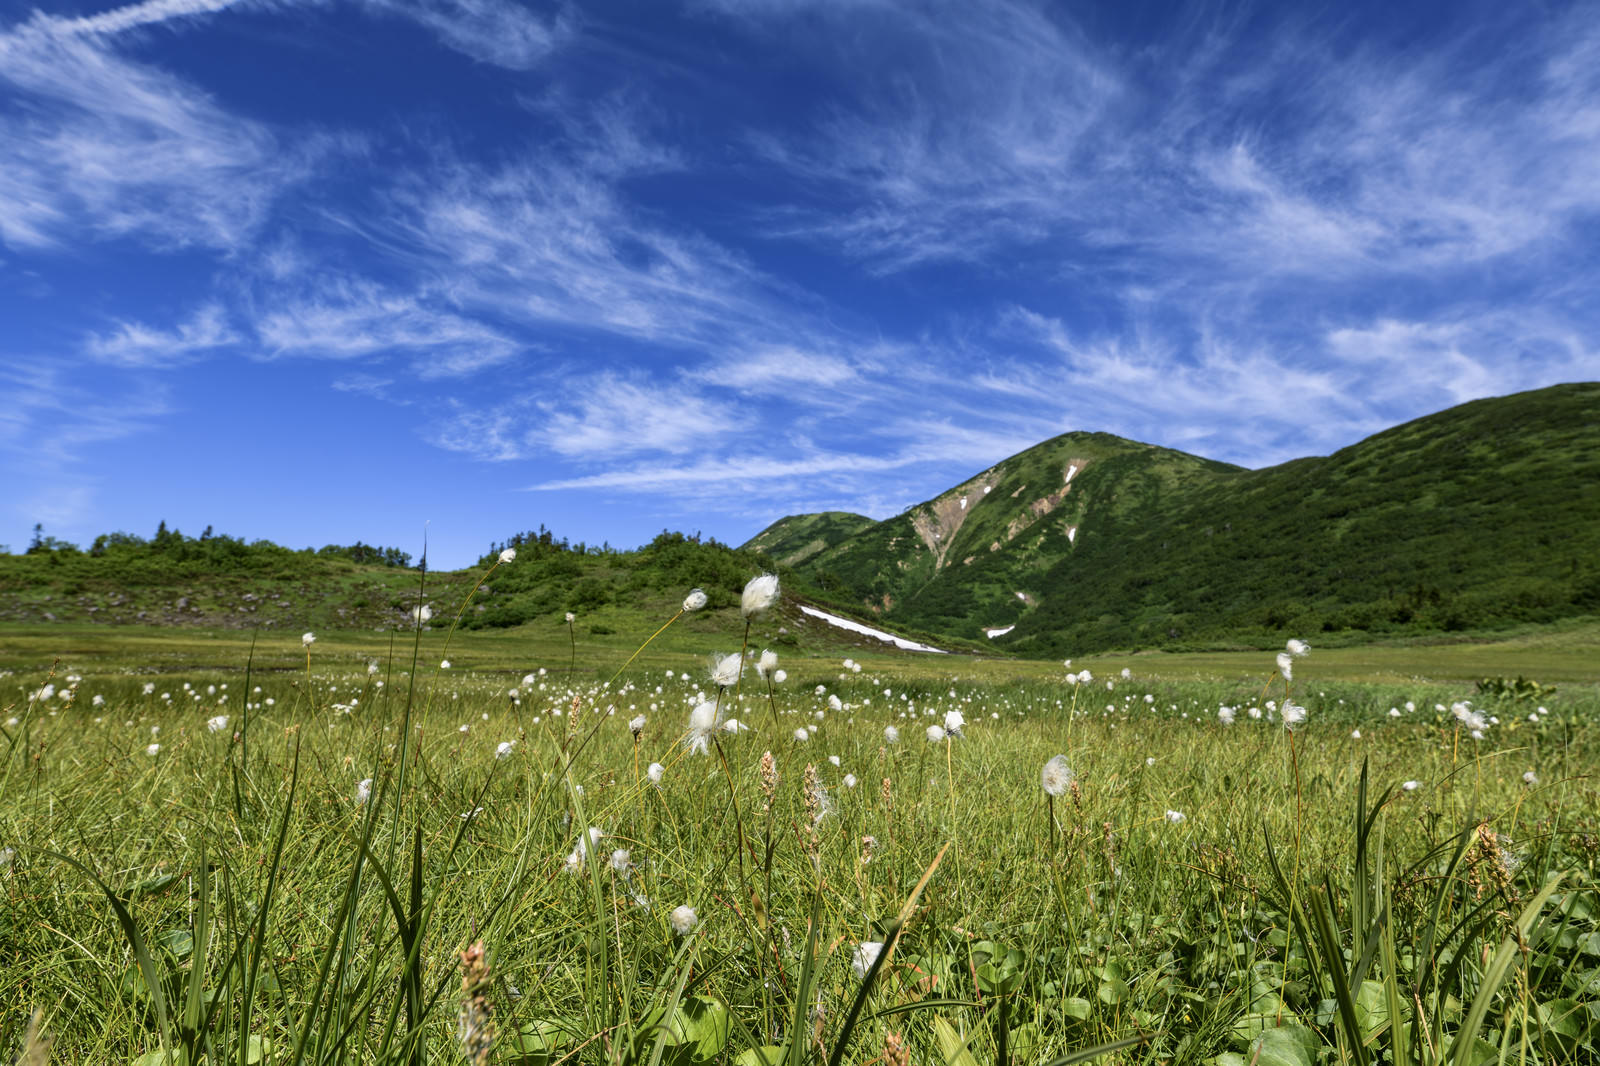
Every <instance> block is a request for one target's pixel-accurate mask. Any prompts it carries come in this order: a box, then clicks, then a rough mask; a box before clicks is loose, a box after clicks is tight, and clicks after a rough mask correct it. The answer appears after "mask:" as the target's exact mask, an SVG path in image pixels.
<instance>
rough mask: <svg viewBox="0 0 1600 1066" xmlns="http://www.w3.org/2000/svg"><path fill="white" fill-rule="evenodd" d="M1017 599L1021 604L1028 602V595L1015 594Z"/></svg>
mask: <svg viewBox="0 0 1600 1066" xmlns="http://www.w3.org/2000/svg"><path fill="white" fill-rule="evenodd" d="M1017 599H1019V600H1021V601H1022V602H1023V603H1027V602H1028V594H1027V593H1025V592H1019V593H1017Z"/></svg>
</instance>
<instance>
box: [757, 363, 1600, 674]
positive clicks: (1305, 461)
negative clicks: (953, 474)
mask: <svg viewBox="0 0 1600 1066" xmlns="http://www.w3.org/2000/svg"><path fill="white" fill-rule="evenodd" d="M1596 412H1600V383H1594V382H1585V383H1574V384H1569V385H1558V386H1553V387H1550V388H1546V389H1540V390H1535V391H1532V392H1525V393H1518V394H1513V395H1511V396H1505V397H1493V398H1488V399H1483V400H1475V401H1470V402H1468V403H1465V404H1461V405H1457V406H1456V407H1452V408H1449V409H1447V410H1445V411H1440V412H1436V413H1434V414H1431V415H1425V416H1423V417H1421V418H1417V419H1412V420H1410V421H1408V422H1406V423H1402V424H1400V425H1397V426H1393V427H1390V428H1388V429H1385V430H1382V431H1380V432H1378V433H1375V434H1373V435H1372V436H1370V437H1368V438H1366V439H1364V440H1362V441H1359V442H1357V443H1355V444H1352V445H1349V446H1347V447H1345V448H1342V449H1339V450H1337V451H1335V452H1334V453H1332V454H1331V455H1327V456H1306V457H1301V458H1297V459H1293V460H1290V461H1288V462H1285V463H1280V464H1276V465H1274V466H1271V467H1264V468H1261V469H1258V470H1249V469H1246V468H1244V467H1239V466H1235V465H1233V464H1228V463H1223V462H1219V461H1217V460H1211V459H1207V458H1205V457H1202V456H1195V455H1191V454H1189V453H1186V452H1180V451H1177V450H1174V449H1169V448H1162V447H1159V446H1157V445H1151V444H1145V443H1142V442H1138V441H1130V440H1127V439H1125V438H1120V437H1115V436H1113V435H1111V434H1104V433H1085V432H1073V433H1066V434H1061V435H1059V436H1056V437H1052V438H1050V439H1049V440H1047V441H1043V442H1041V443H1040V444H1038V445H1035V446H1034V447H1032V448H1029V449H1025V450H1024V451H1022V452H1019V453H1017V454H1016V455H1012V456H1009V457H1007V458H1005V459H1003V460H1001V461H1000V462H999V463H996V464H994V465H992V466H990V467H988V468H986V469H985V470H982V471H980V472H978V473H977V474H975V475H973V476H971V477H969V478H967V479H965V480H963V481H961V482H959V483H958V484H956V485H954V486H952V487H951V488H949V489H946V490H945V491H943V492H941V493H939V494H937V495H935V496H933V497H931V498H930V499H928V500H925V501H923V502H922V503H920V504H917V505H915V506H914V507H912V508H909V509H908V510H906V511H905V512H902V513H901V514H899V515H896V516H894V517H892V518H889V519H885V520H884V521H882V522H875V523H872V524H870V525H864V526H863V525H860V524H859V523H854V524H853V525H851V524H845V523H839V522H834V523H833V524H832V525H831V527H830V528H831V529H832V530H833V532H834V533H835V534H837V536H836V537H835V539H833V540H832V541H831V542H828V543H826V544H823V545H822V546H820V547H817V546H816V545H815V544H814V543H813V542H814V541H816V540H817V539H819V538H817V537H815V536H814V533H815V526H816V522H815V521H814V519H815V517H816V516H809V515H800V516H789V517H787V518H784V519H780V520H779V521H778V522H775V523H773V524H772V525H771V526H769V527H767V528H766V529H764V530H763V531H762V532H761V533H759V534H757V536H756V537H755V538H752V540H751V541H749V542H747V544H746V545H745V546H744V547H746V548H748V549H750V550H754V551H760V552H762V553H763V554H765V555H766V556H767V557H768V558H770V559H773V560H774V561H781V560H792V561H791V562H787V563H785V565H789V566H792V567H793V568H794V569H795V571H796V573H797V575H798V576H799V577H800V578H801V580H803V581H804V582H806V583H808V584H809V585H810V586H812V587H813V588H812V591H814V592H815V593H816V594H817V596H818V598H819V599H821V600H824V601H826V602H831V603H832V604H833V605H834V606H836V607H838V608H839V609H841V610H845V611H850V612H854V613H857V614H863V615H869V616H872V617H875V618H876V619H878V620H879V621H880V622H881V623H882V624H886V625H892V624H901V625H905V626H908V627H914V628H916V629H918V630H919V631H922V632H929V633H935V634H942V635H946V636H950V637H960V638H963V639H973V638H975V637H976V638H979V639H981V638H982V637H983V636H984V635H985V634H986V633H987V634H990V635H991V636H992V638H993V639H994V642H995V646H996V647H997V648H1005V649H1007V650H1011V651H1016V652H1019V653H1023V654H1034V655H1054V654H1070V653H1073V652H1074V651H1078V652H1086V651H1090V650H1101V649H1104V648H1110V647H1130V646H1139V647H1145V646H1148V647H1161V646H1178V645H1183V644H1186V643H1189V642H1194V641H1201V642H1208V641H1215V640H1216V639H1219V638H1223V637H1225V636H1228V635H1236V636H1238V635H1243V636H1244V637H1245V638H1246V639H1248V640H1251V641H1256V642H1266V641H1268V640H1270V638H1271V637H1272V636H1274V635H1276V634H1280V633H1284V632H1291V631H1292V632H1301V633H1309V632H1335V631H1345V630H1350V631H1359V632H1367V633H1371V634H1396V633H1412V632H1419V631H1430V630H1441V631H1460V630H1464V629H1471V628H1477V627H1479V626H1483V625H1490V626H1493V625H1506V624H1516V623H1520V622H1528V621H1551V620H1556V619H1559V618H1564V617H1569V616H1572V615H1574V614H1585V613H1590V612H1593V611H1595V610H1600V562H1597V561H1600V492H1597V490H1596V487H1595V486H1597V485H1600V426H1597V421H1596ZM997 504H998V506H997ZM831 513H832V514H836V515H837V514H848V512H831ZM854 517H855V518H860V516H854ZM801 537H808V538H809V540H808V541H807V546H808V547H809V548H810V550H807V551H804V552H800V551H798V550H797V548H798V547H799V545H798V544H797V541H798V540H799V539H800V538H801ZM823 539H826V538H823ZM1008 627H1009V628H1008ZM996 630H1004V632H1002V633H995V632H993V631H996Z"/></svg>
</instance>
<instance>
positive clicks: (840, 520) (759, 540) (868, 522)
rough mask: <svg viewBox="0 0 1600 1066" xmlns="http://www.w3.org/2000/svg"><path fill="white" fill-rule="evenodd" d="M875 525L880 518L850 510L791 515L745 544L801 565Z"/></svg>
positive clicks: (786, 563) (783, 561) (781, 563)
mask: <svg viewBox="0 0 1600 1066" xmlns="http://www.w3.org/2000/svg"><path fill="white" fill-rule="evenodd" d="M874 525H877V522H876V520H874V519H871V518H868V517H867V516H866V515H863V514H851V513H850V512H849V511H819V512H817V513H816V514H803V515H789V516H788V517H787V518H780V519H778V520H777V521H776V522H774V523H772V525H770V526H768V527H767V528H766V529H763V530H762V531H761V532H760V533H757V534H756V535H755V536H753V537H751V538H750V540H749V542H747V543H746V544H745V545H744V546H745V547H746V548H748V549H750V550H751V551H758V552H761V553H763V554H764V555H767V556H768V557H770V558H771V559H773V560H775V561H776V562H777V563H778V565H779V566H799V565H800V564H801V563H804V562H805V561H806V560H807V559H810V558H812V557H813V556H815V555H817V554H818V553H819V552H822V551H825V550H827V549H828V548H831V547H833V546H834V545H835V544H838V543H839V542H840V541H842V540H846V539H848V538H849V537H852V536H854V535H855V534H857V533H860V532H861V531H862V530H864V529H867V528H868V527H870V526H874Z"/></svg>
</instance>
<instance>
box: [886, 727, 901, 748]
mask: <svg viewBox="0 0 1600 1066" xmlns="http://www.w3.org/2000/svg"><path fill="white" fill-rule="evenodd" d="M883 741H884V743H885V744H898V743H900V730H898V729H896V728H895V727H894V726H892V725H886V726H884V727H883Z"/></svg>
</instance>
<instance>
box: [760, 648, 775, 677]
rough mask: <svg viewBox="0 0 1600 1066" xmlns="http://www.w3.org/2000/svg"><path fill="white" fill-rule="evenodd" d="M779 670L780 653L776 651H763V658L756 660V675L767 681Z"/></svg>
mask: <svg viewBox="0 0 1600 1066" xmlns="http://www.w3.org/2000/svg"><path fill="white" fill-rule="evenodd" d="M777 668H778V653H777V652H775V651H770V650H763V651H762V652H761V657H760V658H759V659H757V660H756V673H757V674H758V675H760V676H761V677H762V678H763V679H765V678H766V677H768V676H769V675H770V674H771V673H772V672H773V671H774V670H776V669H777Z"/></svg>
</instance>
